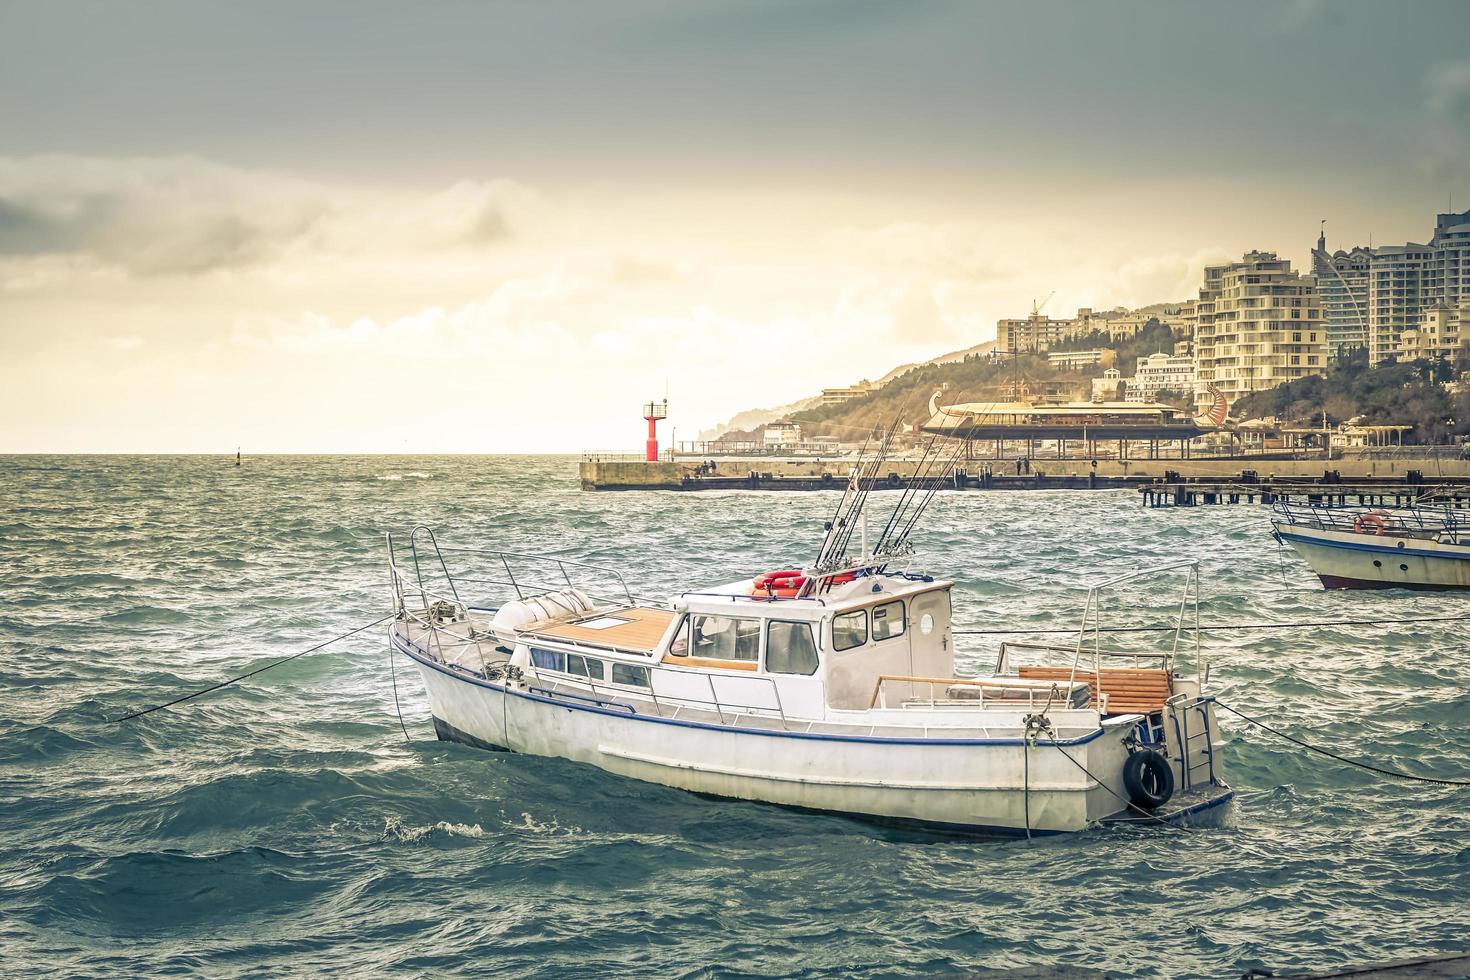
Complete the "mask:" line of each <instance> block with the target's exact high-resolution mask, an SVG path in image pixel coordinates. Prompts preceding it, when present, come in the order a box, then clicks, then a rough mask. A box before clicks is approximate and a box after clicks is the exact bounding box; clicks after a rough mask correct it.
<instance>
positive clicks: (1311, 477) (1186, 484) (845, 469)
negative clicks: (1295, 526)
mask: <svg viewBox="0 0 1470 980" xmlns="http://www.w3.org/2000/svg"><path fill="white" fill-rule="evenodd" d="M917 467H918V461H917V460H914V459H904V458H899V459H894V460H892V461H890V462H888V463H886V464H885V465H884V466H883V467H882V469H881V470H880V471H879V474H878V478H877V479H878V489H880V490H882V489H892V490H902V489H905V488H907V487H909V486H912V485H913V484H914V483H915V482H916V480H917V479H918V478H917V476H916V470H917ZM851 471H852V460H851V459H848V458H844V457H831V458H810V457H808V458H792V457H787V458H781V457H772V456H759V457H755V456H752V457H742V458H731V457H722V458H705V459H698V458H694V459H685V458H674V459H669V458H664V459H661V460H657V461H647V460H643V459H636V458H633V459H630V458H626V457H616V456H611V455H609V454H589V455H588V457H587V458H584V459H583V461H582V463H581V466H580V469H579V477H580V480H581V485H582V489H584V490H591V491H608V490H673V491H701V490H726V491H728V490H763V491H781V490H786V491H820V490H841V489H842V488H843V487H845V486H846V485H847V481H848V479H849V477H850V474H851ZM940 487H941V489H945V490H1010V491H1021V490H1133V491H1136V492H1138V494H1139V496H1140V499H1141V501H1142V502H1143V504H1144V506H1146V507H1151V508H1157V507H1197V506H1206V505H1220V504H1262V503H1264V504H1269V503H1273V502H1275V501H1276V500H1279V499H1292V500H1299V501H1301V502H1303V503H1315V504H1324V505H1338V506H1346V505H1362V506H1381V507H1395V506H1408V505H1410V504H1413V503H1425V502H1432V503H1438V504H1443V505H1448V506H1455V507H1470V461H1466V460H1460V459H1446V458H1442V457H1441V458H1434V457H1426V458H1413V457H1407V456H1393V457H1373V456H1367V457H1362V458H1356V459H1336V460H1330V461H1327V460H1322V459H1280V458H1277V459H1269V458H1252V457H1234V458H1230V457H1225V458H1216V459H1188V460H1181V459H1165V460H1118V459H1104V460H1099V461H1098V463H1097V465H1096V466H1093V465H1092V463H1091V461H1089V460H1085V459H1048V458H1041V459H1032V460H1028V461H1023V462H1022V464H1021V465H1020V466H1019V467H1018V466H1017V461H1016V460H1013V459H1010V460H996V461H987V462H980V461H975V460H970V461H968V462H966V463H964V464H962V465H961V466H959V467H958V468H956V469H955V470H954V471H953V472H952V473H950V474H949V475H948V476H946V477H944V478H943V480H942V481H941V482H940Z"/></svg>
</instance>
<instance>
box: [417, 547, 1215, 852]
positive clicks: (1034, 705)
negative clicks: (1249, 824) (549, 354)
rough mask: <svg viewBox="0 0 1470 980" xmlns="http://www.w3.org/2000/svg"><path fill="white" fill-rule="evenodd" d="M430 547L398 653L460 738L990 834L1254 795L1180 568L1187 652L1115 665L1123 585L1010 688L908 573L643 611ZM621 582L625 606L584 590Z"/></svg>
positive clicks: (537, 569)
mask: <svg viewBox="0 0 1470 980" xmlns="http://www.w3.org/2000/svg"><path fill="white" fill-rule="evenodd" d="M409 545H410V547H409V549H406V550H407V551H408V552H409V553H411V554H412V556H413V561H412V564H411V566H410V568H409V569H405V568H404V567H403V566H402V565H400V564H399V562H398V558H399V557H400V555H399V553H395V550H394V545H393V541H392V539H391V537H390V539H389V553H390V562H391V567H392V580H393V589H394V591H393V602H394V611H395V613H396V614H397V615H396V619H395V621H394V622H393V624H392V627H391V633H390V637H391V642H392V645H393V648H394V649H395V650H397V651H398V652H399V653H401V654H402V655H404V656H405V657H407V658H409V659H410V660H412V661H413V662H414V663H415V664H416V665H417V666H418V668H419V670H420V673H421V674H422V676H423V680H424V684H425V686H426V688H427V691H428V696H429V703H430V707H431V710H432V713H433V718H434V727H435V729H436V731H437V733H438V735H439V737H440V738H441V739H446V740H453V741H458V742H464V743H468V744H470V745H475V746H480V747H482V748H488V749H509V750H513V751H516V752H524V753H529V754H532V755H543V756H555V757H560V758H564V759H571V760H573V761H576V762H583V763H587V764H590V765H594V766H597V767H599V768H601V769H604V770H607V771H609V772H613V773H618V774H621V775H624V776H628V777H631V778H634V779H642V780H646V781H648V782H653V783H660V784H663V785H666V786H673V787H678V788H681V789H685V790H690V791H692V792H696V793H702V794H708V795H713V796H719V797H730V798H735V799H743V800H758V801H764V802H768V803H775V804H783V805H787V806H792V807H799V808H802V809H807V810H816V811H824V812H830V813H839V814H848V815H855V816H860V817H865V818H870V819H876V820H879V821H885V822H895V823H900V824H920V825H925V826H932V827H939V828H946V829H954V830H962V831H968V832H976V831H979V832H1008V833H1048V832H1061V831H1077V830H1082V829H1084V828H1087V827H1090V826H1093V825H1095V824H1097V823H1099V822H1101V821H1105V820H1110V819H1124V820H1129V819H1132V820H1143V821H1148V820H1151V819H1155V818H1157V819H1175V818H1179V817H1184V816H1189V815H1194V814H1202V813H1204V812H1206V811H1215V812H1218V811H1219V809H1221V808H1222V805H1223V804H1226V803H1228V802H1229V801H1230V799H1231V798H1232V791H1231V790H1230V788H1229V787H1228V786H1227V785H1226V783H1225V781H1224V778H1223V771H1222V766H1221V760H1220V758H1219V749H1220V746H1221V737H1220V733H1219V729H1218V727H1217V725H1216V721H1215V712H1214V704H1213V698H1211V697H1209V696H1207V695H1205V694H1204V692H1203V690H1202V686H1203V681H1204V677H1203V676H1202V673H1201V665H1202V662H1203V658H1202V656H1201V655H1200V651H1199V649H1198V631H1197V629H1196V631H1195V632H1194V633H1193V641H1192V642H1191V641H1189V633H1188V630H1187V628H1186V622H1185V620H1186V613H1185V610H1186V609H1187V608H1192V609H1193V610H1194V611H1195V615H1196V618H1197V609H1198V603H1197V597H1198V570H1197V569H1196V568H1195V567H1194V566H1193V565H1192V564H1190V563H1181V564H1180V565H1177V566H1170V570H1172V571H1174V572H1175V573H1180V574H1183V576H1184V578H1185V580H1186V582H1185V591H1186V601H1185V602H1184V603H1183V604H1181V606H1180V615H1179V621H1178V623H1177V624H1176V627H1177V628H1176V631H1175V634H1174V637H1173V645H1172V648H1171V649H1170V650H1169V652H1165V653H1141V652H1131V651H1129V652H1119V651H1109V650H1105V649H1103V648H1102V642H1101V640H1102V634H1101V632H1100V631H1099V630H1098V629H1097V628H1096V627H1097V622H1096V615H1097V610H1098V609H1099V608H1100V605H1099V603H1100V589H1101V588H1104V587H1106V586H1107V585H1111V584H1114V583H1115V582H1116V581H1119V580H1114V582H1113V583H1104V585H1103V586H1100V587H1099V589H1094V590H1093V592H1092V593H1090V595H1089V599H1088V606H1087V613H1086V614H1085V616H1084V628H1083V630H1082V631H1081V632H1079V636H1078V638H1077V642H1076V643H1074V644H1071V645H1069V646H1067V647H1051V646H1039V645H1034V644H1003V645H1002V646H1001V650H1000V655H999V659H998V662H997V665H996V670H995V672H994V675H993V676H989V677H967V676H959V675H957V673H956V670H955V657H954V642H953V636H952V632H951V626H950V590H951V587H952V584H951V583H950V582H946V581H941V580H936V579H933V578H931V577H929V576H927V575H921V574H916V573H914V572H912V571H908V570H902V569H899V568H898V567H897V565H898V562H897V561H896V559H895V557H894V556H887V557H879V558H874V557H871V556H868V557H864V558H859V559H857V560H855V561H844V562H837V563H833V564H832V565H830V566H829V567H825V568H808V569H792V570H788V571H783V572H777V573H769V574H767V575H762V576H759V577H756V578H754V579H752V578H743V579H740V580H738V581H735V582H729V583H726V584H724V585H721V586H717V587H715V588H712V589H707V590H700V591H690V592H685V593H683V594H681V595H679V596H677V597H675V598H674V599H673V601H672V602H671V603H669V604H667V605H664V604H659V603H652V602H646V601H640V600H638V599H637V598H635V596H634V595H633V594H632V592H631V591H630V590H629V589H628V588H627V587H626V585H625V584H624V583H623V579H622V576H621V575H619V574H618V573H617V572H616V571H613V570H608V569H597V568H594V567H593V566H589V565H585V564H581V563H578V562H572V561H568V560H566V559H561V558H556V557H549V556H531V555H515V554H509V553H505V552H464V551H460V550H457V549H448V548H446V549H444V550H443V551H441V550H440V549H439V548H438V545H437V543H436V542H435V541H434V536H433V534H432V532H431V531H429V530H428V529H427V528H418V529H415V531H414V532H413V533H412V534H411V535H410V537H409ZM403 550H405V549H400V551H403ZM466 554H472V555H474V556H475V557H477V558H478V559H479V560H480V561H481V563H482V569H483V570H482V571H480V572H477V573H476V574H475V575H474V576H473V580H474V581H475V582H477V583H480V584H484V585H490V584H493V585H496V586H501V587H504V588H506V589H507V590H508V591H509V592H510V595H511V598H510V599H509V600H508V601H506V602H504V603H503V604H499V605H497V606H493V607H492V606H488V605H479V604H470V603H467V602H465V601H464V600H462V599H461V598H460V593H459V584H466V581H467V580H459V582H458V584H456V581H457V580H456V579H455V578H454V577H452V576H450V574H449V565H448V562H447V561H446V555H448V556H449V557H450V558H453V559H455V560H459V559H460V558H461V557H462V556H464V555H466ZM425 566H427V567H429V568H432V569H433V571H434V572H435V573H438V574H436V575H435V576H433V577H434V578H441V577H442V582H443V587H442V588H438V589H436V588H434V587H432V586H431V585H430V584H429V580H428V579H427V578H425V577H424V574H423V573H424V571H425ZM1156 571H1157V570H1156ZM599 574H600V575H602V576H603V577H604V581H606V582H609V583H611V585H612V588H610V589H609V588H604V589H603V590H602V591H600V592H598V591H593V590H592V588H591V587H590V586H588V590H587V591H584V589H583V587H582V583H583V581H584V580H585V579H586V578H587V577H589V576H596V575H599ZM1131 577H1132V576H1126V578H1131ZM1087 623H1091V628H1090V629H1089V628H1088V627H1087ZM1195 625H1196V627H1197V625H1198V624H1197V622H1196V624H1195ZM1184 654H1189V655H1190V657H1189V659H1191V660H1192V663H1191V669H1190V670H1188V671H1185V670H1184V669H1183V659H1184V658H1183V655H1184ZM1038 655H1039V656H1038ZM1047 658H1052V659H1050V660H1049V661H1048V659H1047Z"/></svg>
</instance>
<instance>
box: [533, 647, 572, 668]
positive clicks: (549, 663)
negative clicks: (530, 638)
mask: <svg viewBox="0 0 1470 980" xmlns="http://www.w3.org/2000/svg"><path fill="white" fill-rule="evenodd" d="M531 663H532V664H533V665H535V666H536V667H539V668H540V669H542V670H560V671H565V670H566V669H567V655H566V654H564V653H562V652H561V651H560V650H538V649H537V648H536V647H532V648H531Z"/></svg>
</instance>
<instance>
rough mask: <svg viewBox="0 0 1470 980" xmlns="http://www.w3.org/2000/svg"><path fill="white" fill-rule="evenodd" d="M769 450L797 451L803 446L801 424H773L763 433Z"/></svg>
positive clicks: (762, 436)
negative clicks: (797, 448) (799, 446)
mask: <svg viewBox="0 0 1470 980" xmlns="http://www.w3.org/2000/svg"><path fill="white" fill-rule="evenodd" d="M761 438H762V440H763V441H764V442H765V445H766V448H767V449H795V448H796V447H797V446H798V445H800V444H801V424H800V423H798V422H771V423H769V424H768V425H767V426H766V428H765V431H763V432H762V433H761Z"/></svg>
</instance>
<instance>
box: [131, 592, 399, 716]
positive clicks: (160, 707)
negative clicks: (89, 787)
mask: <svg viewBox="0 0 1470 980" xmlns="http://www.w3.org/2000/svg"><path fill="white" fill-rule="evenodd" d="M392 618H393V617H392V616H384V617H382V618H381V619H375V620H373V621H372V622H371V623H367V624H365V625H362V626H359V627H357V629H354V630H348V631H347V632H346V633H343V634H342V635H341V636H334V637H332V638H331V639H330V640H326V641H324V642H322V643H318V644H317V645H316V646H314V647H309V648H307V649H305V650H302V651H301V652H300V653H293V654H291V656H289V657H282V658H281V659H280V660H276V661H272V662H271V663H268V664H266V665H265V666H264V667H257V668H255V669H254V670H251V671H247V672H246V673H243V674H241V675H240V676H238V677H231V678H230V679H229V680H225V681H220V682H219V683H218V684H212V685H210V686H209V687H206V688H204V689H203V690H199V691H194V692H193V693H192V694H185V695H184V696H183V697H180V698H174V699H173V700H172V701H167V702H165V703H163V704H155V705H154V706H153V707H151V708H144V709H143V710H142V711H134V712H132V713H131V714H126V715H123V716H122V717H121V718H114V719H113V721H112V723H113V724H114V725H120V724H122V723H123V722H125V721H131V720H132V719H134V718H141V717H143V716H144V715H150V714H152V713H153V712H155V711H162V710H163V709H164V708H172V707H173V706H174V705H176V704H183V703H184V702H185V701H191V700H193V699H194V698H197V697H200V696H202V695H205V694H209V693H210V692H211V691H218V690H219V689H220V688H222V687H229V686H230V685H231V684H234V683H236V682H238V681H243V680H245V678H247V677H254V676H255V675H256V674H263V673H265V672H266V671H268V670H270V669H271V668H272V667H279V666H281V664H284V663H290V662H291V661H292V660H295V659H296V658H297V657H304V656H306V655H307V654H308V653H316V652H317V651H318V650H320V649H321V648H322V647H329V646H331V645H332V644H333V643H337V642H339V641H341V640H345V639H347V638H348V637H350V636H356V635H357V634H359V633H361V632H362V631H363V630H370V629H372V628H373V627H374V626H381V625H382V624H383V623H386V622H387V621H388V620H390V619H392ZM404 734H405V735H407V734H408V733H407V732H406V731H405V732H404Z"/></svg>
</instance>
